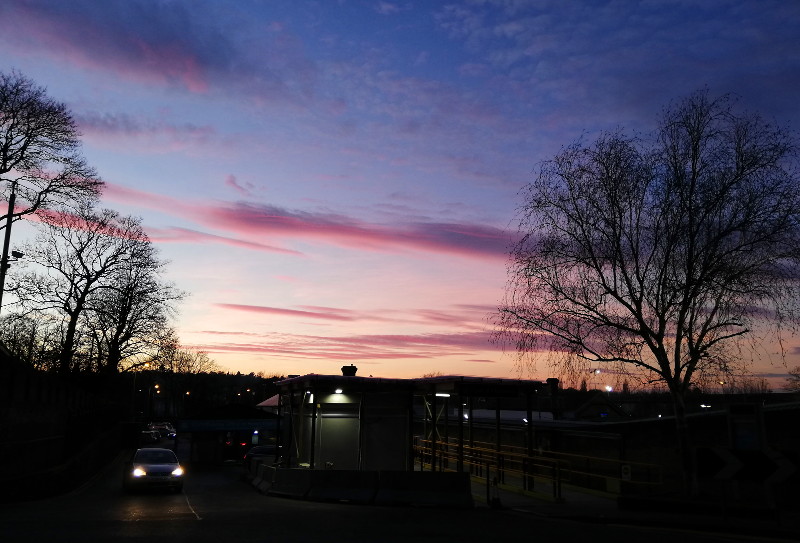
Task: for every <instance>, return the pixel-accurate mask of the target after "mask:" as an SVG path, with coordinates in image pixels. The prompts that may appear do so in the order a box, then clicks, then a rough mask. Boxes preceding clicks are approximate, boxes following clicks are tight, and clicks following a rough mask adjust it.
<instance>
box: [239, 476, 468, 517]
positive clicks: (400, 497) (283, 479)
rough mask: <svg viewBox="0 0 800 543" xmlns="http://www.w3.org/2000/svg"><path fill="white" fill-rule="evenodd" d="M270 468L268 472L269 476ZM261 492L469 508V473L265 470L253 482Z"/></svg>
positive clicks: (391, 503)
mask: <svg viewBox="0 0 800 543" xmlns="http://www.w3.org/2000/svg"><path fill="white" fill-rule="evenodd" d="M269 469H272V473H271V474H270V473H269V471H268V470H269ZM253 484H254V486H256V487H257V488H259V489H260V490H262V492H264V493H266V494H269V495H272V496H281V497H287V498H297V499H306V500H316V501H347V502H353V503H362V504H375V505H407V506H408V505H410V506H425V507H437V506H438V507H457V508H472V507H474V506H475V503H474V501H473V498H472V488H471V479H470V476H469V473H457V472H428V471H357V470H311V469H302V468H269V467H267V471H262V470H260V471H259V476H257V477H256V478H255V479H254V480H253Z"/></svg>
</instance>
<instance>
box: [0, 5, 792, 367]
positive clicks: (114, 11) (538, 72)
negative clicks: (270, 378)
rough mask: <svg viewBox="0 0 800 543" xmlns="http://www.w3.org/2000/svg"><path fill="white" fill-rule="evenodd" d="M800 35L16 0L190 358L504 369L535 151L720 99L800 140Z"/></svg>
mask: <svg viewBox="0 0 800 543" xmlns="http://www.w3.org/2000/svg"><path fill="white" fill-rule="evenodd" d="M799 36H800V2H796V1H786V0H775V1H771V0H759V1H755V0H753V1H734V0H731V1H712V0H709V1H703V2H689V1H682V0H676V1H666V0H665V1H655V0H650V1H641V2H634V1H607V2H603V1H585V2H581V1H560V0H553V1H533V0H531V1H514V0H505V1H503V0H483V1H480V0H475V1H462V2H447V1H441V2H438V1H433V0H431V1H423V0H419V1H405V0H400V1H370V0H362V1H354V0H339V1H336V0H318V1H303V0H286V1H283V0H281V1H278V0H276V1H258V0H237V1H227V2H226V1H210V0H209V1H201V0H194V1H192V0H172V1H166V0H164V1H157V0H103V1H101V0H69V1H63V0H49V1H47V0H4V1H3V2H2V3H0V71H4V72H8V71H10V70H12V69H16V70H19V71H20V72H22V73H23V74H24V75H26V76H28V77H30V78H31V79H33V80H34V81H36V82H37V83H38V84H40V85H42V86H44V87H46V88H47V90H48V93H49V94H50V95H51V96H52V97H53V98H55V99H57V100H60V101H63V102H65V103H66V104H67V105H68V107H69V108H70V110H71V111H72V113H73V115H74V117H75V119H76V120H77V122H78V124H79V126H80V129H81V132H82V134H83V142H84V149H83V152H84V155H85V157H86V158H87V161H88V162H89V163H90V164H91V165H92V166H94V167H95V168H96V169H97V171H98V172H99V174H100V176H101V177H102V179H103V180H104V181H105V182H106V183H107V188H106V191H105V194H104V196H103V205H104V206H106V207H110V208H113V209H116V210H118V211H120V212H121V213H123V214H130V215H135V216H139V217H142V219H143V224H144V226H145V228H146V230H147V232H148V234H149V235H150V237H151V238H152V240H153V241H154V243H155V244H156V245H157V247H158V248H159V250H160V254H161V256H162V257H163V258H164V259H166V260H168V261H169V262H170V264H169V268H168V270H169V279H170V280H172V281H173V282H174V283H175V284H176V285H177V286H178V288H180V289H182V290H185V291H187V292H189V293H190V296H189V297H188V298H187V300H186V301H185V302H183V303H182V304H181V306H180V315H179V317H178V319H177V321H176V327H177V330H178V333H179V336H180V338H181V340H182V342H183V343H184V344H185V345H186V346H189V347H193V348H198V349H202V350H206V351H208V352H209V354H210V356H211V357H212V358H213V359H214V360H215V361H216V362H217V363H218V364H220V365H221V366H222V367H224V368H225V369H228V370H230V371H241V372H243V373H249V372H259V371H263V372H265V373H266V374H281V375H287V374H304V373H321V374H334V373H338V372H339V367H340V366H342V365H343V364H351V363H353V364H355V365H356V366H358V367H359V373H358V374H359V375H373V376H375V377H419V376H421V375H423V374H425V373H430V372H440V373H442V374H460V375H476V376H487V377H508V378H511V377H518V376H519V374H518V372H517V370H516V369H515V366H514V357H513V355H512V354H510V353H505V354H504V353H503V352H502V351H501V350H500V349H499V348H498V347H497V346H495V345H493V344H491V343H490V342H489V337H490V329H491V328H490V324H489V322H488V317H489V316H490V315H491V314H492V312H493V311H494V310H495V309H496V307H497V304H498V302H499V301H500V299H501V298H502V296H503V291H504V285H505V281H506V258H507V252H508V248H509V244H510V242H511V240H512V239H513V237H514V235H515V218H516V217H517V208H518V206H519V205H520V204H521V203H522V201H521V199H520V194H519V191H520V189H521V188H522V187H523V186H524V185H525V184H526V183H527V182H529V181H530V180H531V179H532V175H533V172H534V170H535V168H536V166H537V164H538V163H539V162H540V161H541V160H544V159H547V158H550V157H552V156H553V155H554V154H555V153H557V152H558V151H559V149H560V148H561V147H562V146H564V145H567V144H570V143H572V142H574V141H575V140H577V139H578V138H581V137H584V138H586V139H588V140H591V139H593V138H594V137H595V136H597V135H598V133H599V132H600V131H604V130H613V129H615V128H618V127H623V128H624V129H625V130H626V131H629V132H631V133H633V132H635V131H640V132H647V131H649V130H651V129H652V128H653V126H654V123H655V122H656V120H657V118H658V115H659V114H660V112H661V111H662V108H663V107H664V106H666V105H668V104H669V103H670V101H672V100H677V99H679V98H681V97H683V96H685V95H687V94H689V93H691V92H692V91H695V90H697V89H700V88H704V87H707V88H708V89H709V90H710V92H711V93H712V94H715V95H718V94H723V93H734V94H736V95H737V96H738V97H739V103H740V104H741V106H742V107H743V108H745V109H748V110H753V111H758V112H760V113H762V114H763V115H764V116H765V117H767V118H770V119H775V120H776V121H777V122H779V123H780V124H782V125H788V126H790V127H791V128H792V129H794V130H797V129H798V127H800V102H798V98H800V37H799ZM24 232H25V227H19V228H17V227H16V226H15V230H14V234H15V235H14V242H17V241H19V236H22V235H24ZM12 245H13V244H12ZM798 343H800V342H798ZM798 352H800V351H798ZM788 364H789V366H795V365H798V364H800V355H798V354H797V353H795V352H793V353H792V354H791V356H790V358H789V360H788ZM756 370H757V371H758V372H759V374H761V375H764V376H767V377H771V378H773V380H780V377H781V376H782V375H785V374H786V368H784V367H783V366H782V365H781V364H780V363H778V362H775V363H772V364H770V363H768V362H767V361H764V362H762V363H761V364H760V365H759V366H758V367H757V368H756ZM523 376H524V377H533V378H540V379H543V378H545V377H548V376H549V375H548V369H547V367H546V366H540V368H539V370H538V372H537V373H536V374H524V375H523ZM776 382H777V381H776Z"/></svg>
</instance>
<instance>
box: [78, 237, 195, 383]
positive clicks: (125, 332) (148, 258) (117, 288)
mask: <svg viewBox="0 0 800 543" xmlns="http://www.w3.org/2000/svg"><path fill="white" fill-rule="evenodd" d="M136 235H137V238H138V239H139V242H138V243H133V244H130V245H129V247H128V251H129V252H128V254H127V255H126V258H125V259H123V261H122V262H121V263H120V265H119V266H118V267H117V268H116V269H115V270H113V272H112V273H111V274H110V275H109V277H108V278H107V283H108V287H107V288H104V289H98V291H97V294H96V296H95V297H94V298H93V300H92V301H91V307H90V311H89V312H87V314H86V320H87V329H88V330H90V331H91V333H92V334H93V343H94V345H96V351H97V355H98V356H97V363H98V369H99V370H100V371H106V372H112V373H116V372H117V371H119V369H120V367H121V364H122V362H123V360H127V361H128V363H127V364H128V365H130V364H135V363H136V362H137V361H141V360H145V359H146V358H147V357H149V356H150V354H151V353H152V352H153V351H154V350H155V349H156V348H157V345H158V343H159V341H160V339H161V337H162V335H163V333H164V332H165V331H166V330H167V328H168V324H169V320H170V317H172V316H173V315H174V312H175V306H174V304H175V303H177V302H178V301H180V300H182V299H183V298H184V296H185V294H184V293H183V292H181V291H179V290H177V289H176V288H175V287H174V286H173V285H172V284H170V283H168V282H166V281H165V280H163V279H162V277H161V274H162V272H163V268H164V266H165V265H166V263H165V262H163V261H161V260H159V259H158V256H157V254H156V249H155V247H154V246H153V244H152V243H151V242H150V240H149V239H147V236H146V235H145V234H144V232H143V231H141V230H140V229H138V228H137V234H136Z"/></svg>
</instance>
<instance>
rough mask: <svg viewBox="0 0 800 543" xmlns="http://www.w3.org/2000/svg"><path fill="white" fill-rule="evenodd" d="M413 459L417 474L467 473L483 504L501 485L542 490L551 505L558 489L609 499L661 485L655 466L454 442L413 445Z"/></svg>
mask: <svg viewBox="0 0 800 543" xmlns="http://www.w3.org/2000/svg"><path fill="white" fill-rule="evenodd" d="M414 455H415V459H416V461H417V462H419V465H420V466H421V469H423V470H424V469H429V470H431V471H468V472H470V474H472V476H473V478H474V479H476V480H478V481H481V482H484V483H485V485H486V498H487V502H491V501H492V499H493V496H492V495H491V490H492V488H493V487H495V486H497V485H505V486H506V487H509V488H516V489H519V490H523V491H537V492H540V490H539V487H541V486H544V487H545V488H546V489H547V491H548V494H551V495H552V498H553V499H555V500H560V499H561V498H562V495H561V489H562V484H565V483H567V484H569V485H571V486H574V487H579V488H584V489H587V490H588V489H591V490H599V491H603V492H610V493H614V494H642V493H651V492H653V491H654V490H656V489H657V488H659V487H660V486H661V485H662V484H663V475H662V469H661V467H660V466H658V465H655V464H647V463H643V462H629V461H626V460H619V459H609V458H600V457H593V456H589V455H578V454H567V453H558V452H553V451H536V452H534V453H533V454H529V453H528V451H526V450H525V449H524V448H522V447H513V446H505V447H502V448H501V449H500V450H498V449H497V448H496V447H495V446H494V445H493V444H490V443H478V442H474V443H472V444H471V445H459V443H458V442H457V441H445V440H436V441H432V440H426V439H421V438H417V439H415V441H414Z"/></svg>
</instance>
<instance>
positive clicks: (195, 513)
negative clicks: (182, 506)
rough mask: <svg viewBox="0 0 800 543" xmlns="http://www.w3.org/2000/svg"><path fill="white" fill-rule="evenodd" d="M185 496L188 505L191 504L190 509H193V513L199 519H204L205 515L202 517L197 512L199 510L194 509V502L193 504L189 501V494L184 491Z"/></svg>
mask: <svg viewBox="0 0 800 543" xmlns="http://www.w3.org/2000/svg"><path fill="white" fill-rule="evenodd" d="M183 497H184V498H185V499H186V505H188V506H189V511H191V512H192V514H194V516H195V517H197V520H203V517H201V516H200V515H198V514H197V511H195V510H194V507H192V504H191V503H189V496H187V495H186V493H185V492H184V493H183Z"/></svg>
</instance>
